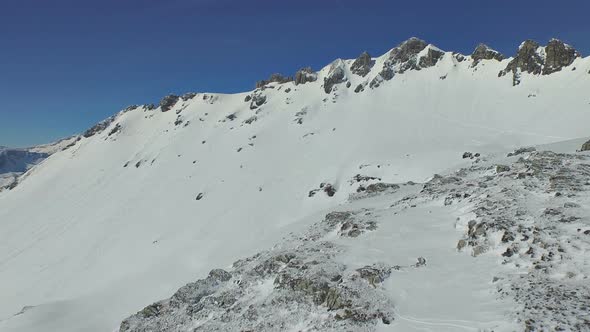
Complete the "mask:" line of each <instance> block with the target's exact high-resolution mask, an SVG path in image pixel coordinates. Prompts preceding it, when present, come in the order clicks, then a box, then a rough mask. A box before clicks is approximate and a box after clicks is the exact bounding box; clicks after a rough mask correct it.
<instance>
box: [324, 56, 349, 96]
mask: <svg viewBox="0 0 590 332" xmlns="http://www.w3.org/2000/svg"><path fill="white" fill-rule="evenodd" d="M346 80H347V79H346V74H345V72H344V62H343V61H342V60H340V59H338V60H336V61H334V62H332V64H331V65H330V71H329V72H328V75H327V76H326V77H324V91H325V92H326V93H330V92H332V88H333V87H334V85H336V84H340V83H343V82H346Z"/></svg>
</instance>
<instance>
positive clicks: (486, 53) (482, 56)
mask: <svg viewBox="0 0 590 332" xmlns="http://www.w3.org/2000/svg"><path fill="white" fill-rule="evenodd" d="M471 58H472V59H473V64H472V65H471V66H472V67H475V66H477V64H478V63H479V62H480V61H481V60H497V61H502V60H504V55H503V54H502V53H500V52H498V51H495V50H492V49H491V48H489V47H488V46H487V45H485V44H479V45H477V47H476V48H475V50H474V51H473V53H471Z"/></svg>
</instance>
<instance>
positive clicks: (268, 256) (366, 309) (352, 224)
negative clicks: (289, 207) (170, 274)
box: [119, 211, 398, 332]
mask: <svg viewBox="0 0 590 332" xmlns="http://www.w3.org/2000/svg"><path fill="white" fill-rule="evenodd" d="M376 228H377V224H376V222H374V221H372V220H370V219H369V218H368V216H367V215H366V214H365V211H350V212H348V211H346V212H332V213H329V214H328V215H326V216H325V219H324V220H322V221H319V222H316V223H315V224H313V225H311V226H310V227H309V228H308V229H307V230H306V231H304V232H302V233H300V234H293V235H292V236H289V237H287V238H284V239H283V241H282V243H281V244H278V245H276V246H274V247H273V248H272V249H270V250H267V251H262V252H259V253H257V254H256V255H254V256H251V257H247V258H244V259H240V260H238V261H236V262H234V264H233V265H232V267H231V269H229V270H227V271H226V270H221V269H215V270H212V271H211V272H209V275H208V276H207V277H206V278H204V279H200V280H197V281H195V282H192V283H189V284H187V285H186V286H183V287H182V288H180V289H179V290H178V291H177V292H176V293H175V294H174V295H172V297H170V298H168V299H166V300H163V301H159V302H156V303H153V304H151V305H149V306H147V307H145V308H144V309H142V310H140V311H139V312H137V313H136V314H135V315H132V316H131V317H129V318H127V319H125V320H124V321H123V322H122V323H121V325H120V327H119V331H121V332H132V331H133V332H140V331H143V332H146V331H152V332H164V331H189V330H190V331H195V332H197V331H284V330H299V329H300V328H295V327H297V326H300V322H301V319H305V324H306V327H308V328H309V330H313V331H326V332H336V331H372V330H374V329H375V328H376V327H377V326H378V325H382V324H391V322H392V321H393V320H394V315H393V309H394V307H393V303H392V302H391V301H390V299H389V298H388V297H387V296H386V295H385V292H384V290H383V287H382V285H381V284H382V283H383V282H384V281H385V280H387V279H388V278H389V277H390V275H391V273H392V271H393V270H395V269H398V268H397V267H391V266H389V265H387V264H384V263H381V262H365V264H363V265H360V266H361V267H357V266H354V267H353V266H350V267H349V266H346V265H345V264H342V263H340V262H338V260H336V259H334V257H336V256H337V255H343V254H344V250H345V248H344V247H341V246H340V245H338V244H336V243H334V242H330V241H327V240H320V239H325V238H326V235H328V234H332V233H333V232H335V231H337V232H338V233H339V235H340V236H338V237H337V238H336V240H338V239H340V238H348V240H349V241H354V239H355V238H360V237H362V236H363V234H364V233H365V232H369V231H372V230H375V229H376ZM281 312H285V313H288V314H280V313H281Z"/></svg>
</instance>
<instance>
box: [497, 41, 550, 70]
mask: <svg viewBox="0 0 590 332" xmlns="http://www.w3.org/2000/svg"><path fill="white" fill-rule="evenodd" d="M539 47H540V45H539V44H538V43H537V42H535V41H533V40H527V41H525V42H524V43H522V45H520V48H519V49H518V53H517V54H516V57H514V59H513V60H512V61H510V63H508V66H507V67H506V69H504V72H505V73H507V72H510V71H511V72H516V71H517V70H518V69H520V70H522V71H523V72H527V73H531V74H535V75H538V74H540V73H541V70H542V69H543V62H544V61H543V58H542V57H541V55H539V53H538V49H539Z"/></svg>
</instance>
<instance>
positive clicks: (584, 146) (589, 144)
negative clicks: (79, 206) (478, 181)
mask: <svg viewBox="0 0 590 332" xmlns="http://www.w3.org/2000/svg"><path fill="white" fill-rule="evenodd" d="M580 151H590V141H587V142H586V143H584V144H582V148H581V149H580ZM0 168H1V167H0Z"/></svg>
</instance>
